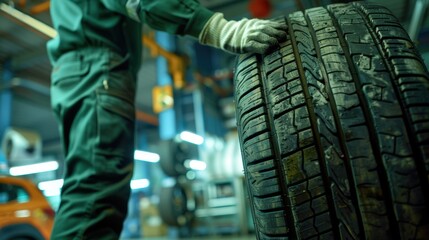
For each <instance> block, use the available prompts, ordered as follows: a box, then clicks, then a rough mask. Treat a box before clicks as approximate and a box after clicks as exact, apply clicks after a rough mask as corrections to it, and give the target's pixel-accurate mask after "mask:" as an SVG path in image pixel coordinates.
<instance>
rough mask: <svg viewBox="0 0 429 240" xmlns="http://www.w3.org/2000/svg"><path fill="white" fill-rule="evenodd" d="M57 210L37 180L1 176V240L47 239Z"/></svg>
mask: <svg viewBox="0 0 429 240" xmlns="http://www.w3.org/2000/svg"><path fill="white" fill-rule="evenodd" d="M54 215H55V212H54V210H53V209H52V207H51V205H50V204H49V202H48V201H47V200H46V198H45V197H44V196H43V194H42V192H41V191H40V190H39V189H38V188H37V186H36V185H35V184H33V182H31V181H30V180H27V179H24V178H16V177H9V176H0V240H12V239H31V240H47V239H49V238H50V234H51V231H52V226H53V220H54Z"/></svg>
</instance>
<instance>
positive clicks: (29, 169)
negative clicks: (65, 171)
mask: <svg viewBox="0 0 429 240" xmlns="http://www.w3.org/2000/svg"><path fill="white" fill-rule="evenodd" d="M57 169H58V162H57V161H49V162H43V163H36V164H30V165H24V166H18V167H11V168H10V169H9V173H10V175H12V176H21V175H28V174H34V173H41V172H48V171H54V170H57Z"/></svg>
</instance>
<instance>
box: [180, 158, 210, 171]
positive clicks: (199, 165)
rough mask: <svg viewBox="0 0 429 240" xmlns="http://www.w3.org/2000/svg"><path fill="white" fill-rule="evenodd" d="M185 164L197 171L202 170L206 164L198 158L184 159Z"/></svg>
mask: <svg viewBox="0 0 429 240" xmlns="http://www.w3.org/2000/svg"><path fill="white" fill-rule="evenodd" d="M185 166H186V167H188V168H190V169H193V170H198V171H203V170H205V169H206V167H207V164H206V163H205V162H203V161H200V160H186V162H185Z"/></svg>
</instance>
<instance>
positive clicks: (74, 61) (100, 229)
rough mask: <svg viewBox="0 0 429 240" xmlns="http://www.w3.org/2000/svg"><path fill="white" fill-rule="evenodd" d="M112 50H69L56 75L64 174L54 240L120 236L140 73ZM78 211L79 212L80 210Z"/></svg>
mask: <svg viewBox="0 0 429 240" xmlns="http://www.w3.org/2000/svg"><path fill="white" fill-rule="evenodd" d="M128 64H129V59H128V57H122V56H119V55H118V54H116V53H114V52H112V51H110V50H109V49H107V48H95V47H93V48H87V49H81V50H76V51H71V52H68V53H65V54H64V55H63V56H61V58H60V59H59V60H58V61H57V63H56V64H55V65H54V70H53V73H52V86H51V97H52V107H53V109H54V112H55V114H56V117H57V118H58V120H59V123H60V134H61V137H62V141H63V146H64V151H65V156H66V159H65V164H66V172H65V177H64V185H63V188H62V192H61V198H62V201H61V204H60V207H59V210H58V213H57V216H56V218H57V220H56V223H55V225H54V230H53V233H52V239H58V240H69V239H118V238H119V235H120V232H121V230H122V224H123V221H124V219H125V217H126V214H127V204H128V199H129V195H130V180H131V177H132V173H133V154H134V123H135V111H134V110H135V109H134V96H135V84H136V81H135V76H133V74H131V73H130V72H129V70H128V69H129V67H128ZM76 206H79V207H76Z"/></svg>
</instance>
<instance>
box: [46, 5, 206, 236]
mask: <svg viewBox="0 0 429 240" xmlns="http://www.w3.org/2000/svg"><path fill="white" fill-rule="evenodd" d="M212 15H213V13H212V12H210V11H209V10H207V9H205V8H202V7H201V6H199V4H198V2H196V1H194V0H182V1H181V0H164V1H161V0H159V1H149V0H141V1H138V0H127V1H125V0H53V1H51V16H52V20H53V24H54V27H55V28H56V30H57V32H58V35H57V37H56V38H54V39H53V40H51V41H50V42H49V43H48V46H47V47H48V54H49V57H50V60H51V62H52V65H53V70H52V76H51V103H52V107H53V110H54V112H55V115H56V117H57V119H58V122H59V129H60V134H61V141H62V143H63V147H64V152H65V175H64V185H63V188H62V192H61V203H60V207H59V210H58V212H57V214H56V220H55V224H54V229H53V233H52V237H51V239H53V240H65V239H67V240H70V239H75V240H77V239H79V240H80V239H97V240H98V239H102V240H104V239H118V238H119V235H120V233H121V231H122V225H123V221H124V219H125V217H126V215H127V206H128V199H129V195H130V185H129V184H130V180H131V177H132V173H133V163H134V157H133V156H134V147H135V146H134V125H135V107H134V97H135V87H136V79H135V74H136V72H137V69H138V67H139V65H140V55H141V28H142V26H141V24H142V23H143V22H146V23H147V24H149V25H150V26H152V27H153V28H155V29H158V30H162V31H167V32H170V33H173V34H179V35H192V36H198V34H199V32H200V31H201V30H202V28H203V26H204V24H205V23H206V22H207V20H208V19H209V18H210V17H211V16H212ZM148 91H150V89H148Z"/></svg>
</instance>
